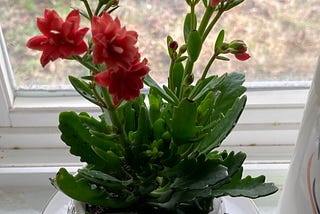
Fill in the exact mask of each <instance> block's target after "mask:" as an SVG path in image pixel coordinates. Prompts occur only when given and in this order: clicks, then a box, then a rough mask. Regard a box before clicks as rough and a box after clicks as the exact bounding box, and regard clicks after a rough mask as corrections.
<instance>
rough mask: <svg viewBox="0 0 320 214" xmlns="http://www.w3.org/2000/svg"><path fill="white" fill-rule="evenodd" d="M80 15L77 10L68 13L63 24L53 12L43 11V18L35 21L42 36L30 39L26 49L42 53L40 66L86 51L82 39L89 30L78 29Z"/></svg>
mask: <svg viewBox="0 0 320 214" xmlns="http://www.w3.org/2000/svg"><path fill="white" fill-rule="evenodd" d="M79 23H80V15H79V11H78V10H73V11H71V12H70V13H69V15H68V16H67V18H66V21H65V22H64V21H63V20H62V18H61V17H60V16H59V15H58V13H57V12H56V11H55V10H47V9H46V10H45V11H44V18H38V19H37V26H38V28H39V30H40V31H41V33H43V35H41V36H35V37H32V38H31V39H30V40H29V41H28V42H27V47H28V48H31V49H35V50H39V51H43V52H42V55H41V59H40V61H41V65H42V66H43V67H44V66H45V65H46V64H48V62H49V61H50V60H51V61H54V60H56V59H58V58H64V59H65V58H68V57H70V56H72V55H79V54H82V53H84V52H85V51H87V49H88V47H87V45H86V43H85V42H84V41H83V37H84V36H85V34H86V33H87V31H88V29H89V28H81V29H79Z"/></svg>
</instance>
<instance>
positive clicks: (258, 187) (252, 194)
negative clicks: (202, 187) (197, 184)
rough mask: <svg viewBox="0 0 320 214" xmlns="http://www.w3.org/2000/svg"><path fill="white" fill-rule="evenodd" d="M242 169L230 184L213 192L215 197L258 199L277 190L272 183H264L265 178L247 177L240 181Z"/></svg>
mask: <svg viewBox="0 0 320 214" xmlns="http://www.w3.org/2000/svg"><path fill="white" fill-rule="evenodd" d="M241 176H242V169H241V170H239V171H238V173H237V174H236V175H234V176H233V178H232V180H231V182H230V183H228V184H225V185H224V186H222V187H221V188H219V189H217V190H213V194H214V195H215V196H216V197H220V196H225V195H230V196H233V197H241V196H243V197H248V198H258V197H263V196H267V195H270V194H273V193H275V192H277V191H278V188H277V187H276V186H275V185H274V184H273V183H265V177H264V176H259V177H256V178H252V177H251V176H247V177H245V178H244V179H241Z"/></svg>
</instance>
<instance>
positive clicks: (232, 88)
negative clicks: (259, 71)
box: [214, 72, 247, 114]
mask: <svg viewBox="0 0 320 214" xmlns="http://www.w3.org/2000/svg"><path fill="white" fill-rule="evenodd" d="M244 81H245V76H244V73H243V72H232V73H228V74H227V76H226V78H225V79H224V81H223V82H221V83H220V84H219V85H216V86H215V88H214V90H216V91H220V92H221V96H219V99H218V100H217V101H216V103H215V110H216V111H217V112H219V113H222V114H225V113H226V111H228V109H230V108H231V106H232V105H233V104H234V102H235V100H236V99H237V98H238V97H240V96H241V95H242V94H243V93H244V92H245V91H246V90H247V89H246V88H245V87H244V86H242V84H243V83H244Z"/></svg>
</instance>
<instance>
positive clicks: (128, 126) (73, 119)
mask: <svg viewBox="0 0 320 214" xmlns="http://www.w3.org/2000/svg"><path fill="white" fill-rule="evenodd" d="M243 1H244V0H210V1H207V0H202V1H200V0H186V1H185V2H184V3H185V4H187V5H188V7H189V8H190V12H189V13H188V14H186V15H185V22H184V26H183V32H184V39H185V40H184V41H183V42H182V45H180V46H179V45H178V42H176V41H175V40H174V39H173V38H172V37H171V36H168V37H167V47H168V55H169V57H170V60H171V62H170V65H168V70H169V74H168V84H167V85H163V86H160V85H159V84H158V83H157V82H156V81H154V80H153V79H152V77H151V75H152V72H150V71H149V70H150V69H149V67H148V61H147V60H146V59H141V56H140V53H139V49H138V47H137V46H136V42H137V37H138V34H137V32H135V31H131V30H127V29H126V28H125V27H123V26H122V25H121V23H120V20H119V18H114V17H113V16H112V15H113V14H112V12H113V11H114V10H116V9H118V7H119V2H118V1H116V0H99V1H98V3H97V6H96V7H95V9H92V6H91V5H90V4H89V2H88V1H87V0H81V1H80V2H82V3H83V4H84V6H85V8H86V11H79V10H76V9H74V10H72V11H71V12H70V13H69V15H68V16H67V17H66V19H65V20H63V19H62V18H61V17H60V16H59V15H58V13H57V12H56V11H54V10H48V9H46V10H45V11H44V17H43V18H38V19H37V26H38V28H39V30H40V31H41V33H42V34H43V35H40V36H35V37H33V38H31V39H30V40H29V41H28V43H27V46H28V47H29V48H31V49H35V50H40V51H43V53H42V56H41V64H42V66H45V65H46V64H47V63H49V61H54V60H56V59H57V58H62V59H68V60H74V61H77V62H78V63H80V64H82V65H83V66H84V67H86V68H87V69H88V75H87V76H83V77H82V78H76V77H73V76H70V77H69V80H70V82H71V84H72V85H73V87H74V88H75V90H76V91H77V92H78V93H79V94H80V95H81V96H82V97H84V98H85V99H87V100H89V101H90V102H92V103H94V104H95V105H97V106H98V107H99V108H100V109H101V115H100V117H98V118H95V117H93V116H90V115H89V114H88V113H86V112H81V113H76V112H61V113H60V116H59V129H60V131H61V139H62V140H63V141H64V142H65V143H66V144H67V145H68V146H69V147H70V153H71V154H73V155H76V156H79V157H80V158H81V159H80V160H81V161H82V162H85V163H86V166H85V167H83V168H82V169H79V170H78V172H77V173H76V174H75V175H73V174H70V173H69V172H68V171H67V170H66V169H64V168H61V169H60V170H59V172H58V173H57V175H56V177H55V178H53V179H51V182H52V184H53V185H54V186H55V187H56V188H57V189H59V190H60V191H62V192H63V193H65V194H66V195H68V196H69V197H70V198H72V199H74V200H75V201H79V202H82V203H83V204H86V209H87V211H88V212H89V213H126V212H130V213H209V212H211V211H212V210H214V209H215V208H214V206H213V199H215V198H219V197H222V196H227V195H229V196H234V197H237V196H244V197H248V198H258V197H262V196H267V195H269V194H272V193H274V192H276V191H277V188H276V187H275V186H274V185H273V184H272V183H265V177H264V176H259V177H256V178H252V177H250V176H248V177H245V178H242V172H243V168H242V164H243V162H244V161H245V158H246V154H245V153H243V152H237V153H236V152H233V151H231V152H228V151H220V150H218V147H219V146H220V145H221V143H222V142H223V140H224V139H225V138H226V137H227V135H228V134H229V133H230V132H231V130H232V129H233V127H234V126H235V125H236V123H237V121H238V119H239V117H240V115H241V113H242V111H243V109H244V106H245V104H246V96H245V95H244V93H245V91H246V88H245V87H244V86H243V85H242V84H243V82H244V80H245V77H244V74H243V73H241V72H233V73H226V74H224V75H222V76H218V75H208V71H209V69H210V67H211V65H212V63H213V62H214V61H216V60H222V61H228V60H229V59H228V58H227V56H228V54H231V55H234V56H235V57H236V58H237V59H238V60H247V59H248V58H250V56H249V54H248V53H247V46H246V44H245V43H244V42H243V41H242V40H233V41H231V42H227V41H225V39H224V31H223V30H221V31H220V32H219V33H218V35H217V36H216V41H215V46H214V47H213V48H212V50H213V51H212V56H211V58H210V60H209V61H208V63H207V66H206V68H205V69H204V70H203V71H202V76H201V78H199V79H198V80H196V81H195V80H194V75H193V70H194V69H193V66H194V64H195V63H196V62H197V60H198V58H199V56H200V55H201V54H200V53H201V49H202V46H203V45H205V41H206V39H207V38H208V34H209V32H210V31H211V30H212V28H213V26H215V24H216V23H217V21H218V19H219V18H220V17H221V15H222V14H223V13H224V12H226V11H229V10H231V9H232V8H234V7H236V6H237V5H239V4H240V3H242V2H243ZM181 3H182V1H181ZM199 5H203V6H204V8H205V12H204V14H203V15H197V14H196V13H195V8H196V7H197V6H199ZM80 15H82V16H83V17H84V18H86V19H88V20H89V21H90V23H91V33H90V36H89V37H88V41H87V42H85V40H84V38H85V35H86V34H87V32H88V31H89V28H88V27H84V28H80V27H79V23H80ZM199 17H200V18H199ZM149 74H150V75H149ZM143 83H144V84H145V85H147V86H148V87H149V90H148V93H140V90H141V89H142V88H143Z"/></svg>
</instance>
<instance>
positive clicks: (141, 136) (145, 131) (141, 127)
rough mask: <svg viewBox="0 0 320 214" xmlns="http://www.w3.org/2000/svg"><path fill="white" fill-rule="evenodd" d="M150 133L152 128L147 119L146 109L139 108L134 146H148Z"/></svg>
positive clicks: (143, 107)
mask: <svg viewBox="0 0 320 214" xmlns="http://www.w3.org/2000/svg"><path fill="white" fill-rule="evenodd" d="M151 133H152V126H151V121H150V117H149V112H148V109H147V108H146V107H145V106H141V109H140V113H139V118H138V129H137V132H136V137H135V144H140V145H142V144H147V145H148V144H149V142H150V136H151Z"/></svg>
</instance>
